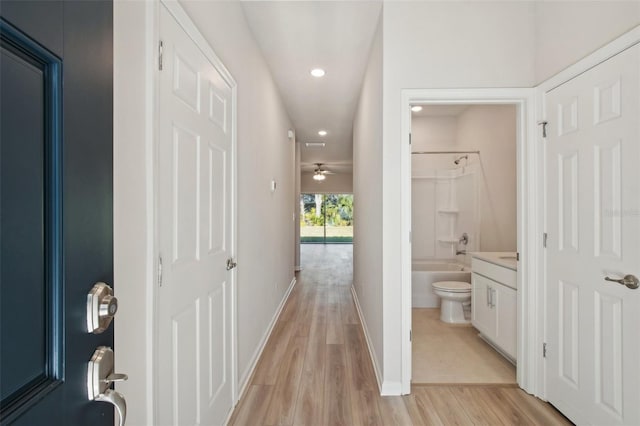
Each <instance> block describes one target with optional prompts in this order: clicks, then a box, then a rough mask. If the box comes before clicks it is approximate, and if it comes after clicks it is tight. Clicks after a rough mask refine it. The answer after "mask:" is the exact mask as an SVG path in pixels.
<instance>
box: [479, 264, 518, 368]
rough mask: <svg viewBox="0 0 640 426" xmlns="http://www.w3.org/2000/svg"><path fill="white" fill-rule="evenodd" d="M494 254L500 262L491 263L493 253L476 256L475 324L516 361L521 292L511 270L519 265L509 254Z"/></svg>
mask: <svg viewBox="0 0 640 426" xmlns="http://www.w3.org/2000/svg"><path fill="white" fill-rule="evenodd" d="M491 254H492V255H494V257H495V260H497V262H496V263H492V262H491V260H494V259H493V258H492V257H491V256H489V254H484V256H483V258H482V259H481V258H478V257H476V254H474V257H473V260H472V264H471V270H472V272H473V273H472V275H471V288H472V292H471V303H472V306H471V322H472V324H473V326H474V327H475V328H477V329H478V331H480V334H481V335H482V337H483V338H484V339H485V340H487V341H489V343H491V344H492V345H493V346H494V347H495V348H496V349H498V350H499V351H500V352H502V353H503V355H506V356H507V357H508V358H511V360H512V361H515V359H516V341H517V334H516V333H517V331H516V324H517V315H516V312H517V311H516V306H517V289H516V271H515V269H511V267H513V268H515V264H516V262H515V258H513V260H512V261H511V258H510V256H509V254H504V253H501V255H502V256H498V254H497V253H491ZM478 255H483V253H478ZM501 257H504V258H506V259H501ZM485 259H487V260H485ZM500 260H503V261H502V262H500Z"/></svg>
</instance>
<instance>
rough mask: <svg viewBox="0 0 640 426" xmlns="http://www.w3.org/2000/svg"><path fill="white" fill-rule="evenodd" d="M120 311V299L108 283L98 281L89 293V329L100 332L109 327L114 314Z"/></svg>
mask: <svg viewBox="0 0 640 426" xmlns="http://www.w3.org/2000/svg"><path fill="white" fill-rule="evenodd" d="M116 312H118V299H116V298H115V297H114V296H113V290H112V289H111V287H109V285H108V284H105V283H102V282H99V283H96V284H95V285H94V286H93V288H92V289H91V291H90V292H89V294H88V295H87V330H88V331H89V333H93V334H100V333H102V332H103V331H105V330H106V329H107V328H109V324H111V320H112V319H113V316H114V315H115V314H116Z"/></svg>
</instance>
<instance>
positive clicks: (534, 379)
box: [400, 88, 542, 395]
mask: <svg viewBox="0 0 640 426" xmlns="http://www.w3.org/2000/svg"><path fill="white" fill-rule="evenodd" d="M413 104H431V105H434V104H435V105H437V104H478V105H486V104H513V105H516V107H517V108H518V127H517V136H518V137H517V170H518V171H517V173H518V196H517V205H518V206H517V211H518V213H517V214H518V230H517V234H518V252H519V253H520V263H519V267H518V357H517V360H518V365H519V368H518V370H517V371H518V374H517V376H518V378H517V380H518V384H519V385H520V387H522V388H523V389H524V390H525V391H527V392H529V393H533V394H536V395H537V394H538V393H539V375H538V374H537V372H538V370H539V368H540V366H541V365H542V354H541V353H540V352H539V351H537V350H536V348H538V347H539V346H537V344H536V342H538V341H540V342H541V340H540V339H541V336H542V334H541V330H539V329H538V323H537V321H536V318H538V313H537V309H538V306H537V304H538V298H537V297H536V295H537V286H536V285H534V283H536V282H538V281H537V280H536V278H537V273H536V272H537V271H538V270H539V266H538V265H539V258H538V256H537V250H536V246H537V244H538V241H539V238H540V237H539V235H538V234H539V233H538V232H537V220H536V217H532V216H531V215H530V214H529V211H530V210H531V209H534V208H535V207H536V206H537V205H538V203H539V196H538V194H537V192H538V191H537V186H536V185H537V182H538V179H537V169H536V147H535V145H534V143H535V142H536V136H535V133H534V132H535V130H536V125H535V90H534V89H530V88H483V89H405V90H402V99H401V105H400V108H401V111H402V112H401V114H402V127H401V128H402V135H401V145H402V147H401V149H402V158H401V167H400V169H401V170H402V178H401V182H402V190H401V197H402V202H401V212H402V213H401V215H402V216H401V221H402V223H401V233H402V235H403V236H405V235H406V236H407V238H403V239H402V247H401V252H402V265H401V267H402V285H401V297H402V349H401V351H402V383H401V393H402V394H408V393H410V391H411V341H410V340H409V333H410V330H411V243H410V242H409V239H408V235H409V232H410V229H411V146H410V145H409V133H410V132H411V113H410V105H413Z"/></svg>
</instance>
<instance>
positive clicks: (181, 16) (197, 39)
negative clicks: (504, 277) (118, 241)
mask: <svg viewBox="0 0 640 426" xmlns="http://www.w3.org/2000/svg"><path fill="white" fill-rule="evenodd" d="M162 7H165V8H166V9H167V10H168V11H169V13H170V14H171V15H172V16H173V17H174V18H175V19H176V21H177V22H178V24H179V25H180V26H181V27H182V28H183V29H184V31H185V32H186V33H187V35H188V36H189V38H191V40H193V42H194V43H195V44H196V46H197V47H198V48H199V49H200V51H201V52H202V53H203V54H204V56H205V57H206V58H207V59H208V60H209V61H210V62H211V64H212V65H213V66H214V68H215V69H216V71H217V72H218V73H220V75H221V76H222V78H223V79H224V80H225V82H226V83H227V84H229V87H231V102H232V105H231V108H230V114H231V159H230V166H231V217H230V221H231V241H230V242H229V254H230V256H231V257H232V258H234V259H235V258H236V252H237V209H238V199H237V192H238V191H237V170H238V169H237V154H238V151H237V140H238V132H237V100H238V96H237V92H238V85H237V83H236V81H235V79H234V78H233V76H232V75H231V73H230V72H229V70H228V69H227V68H226V67H225V65H224V64H223V63H222V61H221V60H220V59H219V58H218V56H217V55H216V53H215V52H214V51H213V49H212V48H211V46H209V43H208V42H207V40H206V39H205V38H204V36H203V35H202V34H201V33H200V31H199V30H198V28H197V27H196V25H195V24H194V23H193V21H192V20H191V18H190V17H189V15H187V13H186V12H185V10H184V9H183V8H182V6H181V5H180V4H179V3H178V1H177V0H160V1H159V2H158V3H156V6H155V8H154V12H153V14H154V30H153V32H154V36H153V41H154V43H153V45H154V47H155V48H156V50H155V60H154V61H153V63H154V64H158V63H159V60H160V50H159V43H160V39H161V37H160V25H159V23H160V8H162ZM159 72H161V71H159V70H158V68H157V66H156V67H155V68H154V70H153V97H154V99H153V134H154V136H153V150H152V151H153V152H152V157H153V158H152V162H153V166H152V168H153V223H154V232H153V237H152V238H153V253H154V260H153V262H154V275H153V276H154V282H155V283H157V282H158V275H159V273H158V272H159V265H158V259H159V256H160V238H159V235H160V229H159V221H158V212H159V208H160V206H159V203H158V201H159V197H158V194H159V188H158V182H159V172H160V170H159V168H160V162H159V158H158V148H157V144H158V142H159V129H160V123H159V121H158V118H159V99H160V96H159V93H160V78H159V75H158V73H159ZM229 273H230V277H229V284H230V288H231V307H230V309H231V377H230V378H229V379H230V380H231V395H232V402H233V407H235V405H236V403H237V402H238V399H239V393H238V324H237V322H238V319H237V317H238V308H237V304H238V302H237V268H234V269H232V270H231V271H229ZM151 297H152V303H153V309H152V311H153V312H152V315H153V325H152V328H153V331H152V334H153V336H154V339H153V370H152V374H151V377H150V381H151V383H152V389H153V391H152V401H151V405H152V410H153V420H154V423H155V422H157V421H158V417H159V407H158V401H157V397H158V395H159V392H158V380H157V378H158V377H159V376H160V374H161V372H160V371H159V366H158V353H159V352H158V351H159V347H158V344H159V341H158V335H159V315H158V314H159V312H158V286H157V285H154V286H152V296H151ZM233 407H231V410H230V411H229V415H228V416H229V417H228V418H227V419H225V422H226V421H228V420H229V418H230V416H231V414H232V413H233Z"/></svg>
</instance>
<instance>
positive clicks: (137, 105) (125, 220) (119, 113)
mask: <svg viewBox="0 0 640 426" xmlns="http://www.w3.org/2000/svg"><path fill="white" fill-rule="evenodd" d="M152 13H153V8H152V7H151V3H147V2H119V1H116V2H114V3H113V36H114V40H113V41H114V43H113V44H114V64H113V66H114V73H113V78H114V81H113V88H114V93H113V98H114V99H113V142H114V143H113V150H114V152H113V180H114V182H113V183H114V185H113V190H114V198H113V213H114V214H113V216H114V224H113V225H114V226H113V231H114V232H113V240H114V241H113V243H114V292H115V295H116V297H117V298H118V300H119V307H118V313H117V315H116V317H115V320H114V327H115V328H114V330H115V344H114V349H115V353H116V371H117V372H120V373H127V374H128V375H129V380H128V381H126V382H122V383H118V384H117V385H116V389H117V390H118V391H119V392H122V393H123V394H124V395H125V397H126V399H127V405H128V410H127V424H130V425H147V424H151V419H152V416H153V406H152V403H153V395H152V388H151V377H152V370H151V369H152V367H153V364H152V363H150V362H148V360H150V359H152V356H153V333H152V332H151V331H152V328H151V327H152V322H151V321H152V315H153V303H151V302H150V300H152V296H153V285H154V281H153V276H154V268H153V264H154V263H153V262H154V250H153V245H152V244H151V242H152V238H153V198H152V197H153V180H152V178H151V173H152V164H151V162H150V159H151V158H152V157H151V155H152V152H153V149H152V144H153V139H152V132H151V127H150V123H151V119H152V116H151V114H152V105H151V104H150V103H149V102H147V100H148V99H150V98H151V94H152V93H153V90H152V86H151V82H152V80H151V78H149V76H150V75H153V74H152V73H153V72H154V70H153V64H154V61H153V56H152V55H153V54H152V53H151V52H147V51H148V47H149V46H150V43H152V40H151V38H147V37H148V36H149V37H150V34H151V33H150V31H151V27H152V22H151V18H152ZM147 53H149V55H148V56H147Z"/></svg>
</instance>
